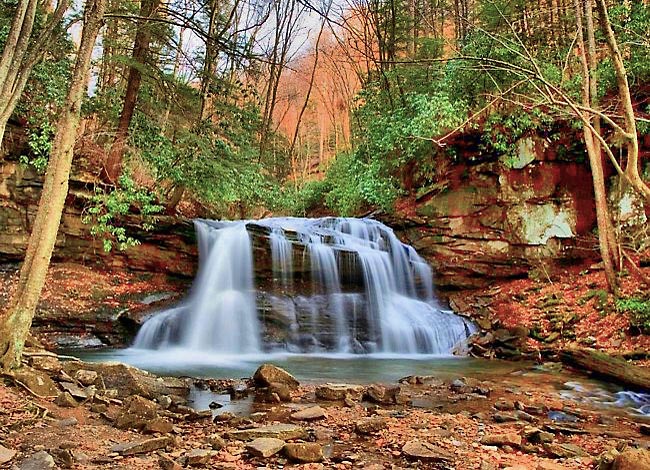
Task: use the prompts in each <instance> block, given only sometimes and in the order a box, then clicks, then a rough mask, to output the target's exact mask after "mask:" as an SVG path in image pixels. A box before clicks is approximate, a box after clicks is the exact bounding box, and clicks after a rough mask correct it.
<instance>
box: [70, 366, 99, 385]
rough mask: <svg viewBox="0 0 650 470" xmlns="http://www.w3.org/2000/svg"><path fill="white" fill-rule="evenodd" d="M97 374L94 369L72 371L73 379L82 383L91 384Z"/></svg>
mask: <svg viewBox="0 0 650 470" xmlns="http://www.w3.org/2000/svg"><path fill="white" fill-rule="evenodd" d="M97 377H98V374H97V372H95V371H94V370H86V369H79V370H78V371H77V372H75V373H74V378H75V380H78V381H79V382H80V383H81V384H82V385H85V386H88V385H93V384H94V383H95V380H97Z"/></svg>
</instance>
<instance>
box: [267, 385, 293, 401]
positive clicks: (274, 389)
mask: <svg viewBox="0 0 650 470" xmlns="http://www.w3.org/2000/svg"><path fill="white" fill-rule="evenodd" d="M266 390H267V391H268V393H270V394H274V395H277V397H278V398H279V399H280V401H281V402H290V401H291V388H290V387H289V386H288V385H286V384H282V383H278V382H274V383H272V384H271V385H269V387H268V388H267V389H266Z"/></svg>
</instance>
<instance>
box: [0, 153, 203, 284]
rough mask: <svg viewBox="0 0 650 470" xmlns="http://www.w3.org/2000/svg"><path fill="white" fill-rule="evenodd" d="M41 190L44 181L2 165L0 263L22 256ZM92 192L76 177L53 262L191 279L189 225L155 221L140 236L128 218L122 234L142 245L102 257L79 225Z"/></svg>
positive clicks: (97, 243) (86, 179) (87, 180)
mask: <svg viewBox="0 0 650 470" xmlns="http://www.w3.org/2000/svg"><path fill="white" fill-rule="evenodd" d="M42 185H43V176H42V175H39V174H38V173H36V172H35V171H34V170H33V168H31V167H26V166H24V165H21V164H20V163H18V162H15V161H7V160H4V161H2V167H1V168H0V262H10V261H18V260H20V259H22V258H23V257H24V254H25V249H26V245H27V240H28V238H29V233H30V230H31V226H32V223H33V220H34V218H35V216H36V210H37V208H38V202H39V198H40V194H41V190H42ZM93 187H94V182H93V178H92V177H90V176H89V175H84V174H82V173H79V172H76V173H74V174H73V176H72V179H71V181H70V190H69V193H68V198H67V200H66V207H65V210H64V213H63V217H62V220H61V227H60V229H59V236H58V239H57V243H56V247H55V251H54V255H53V259H54V260H57V259H65V260H66V261H77V262H81V263H85V264H94V263H101V264H103V265H105V266H108V267H115V268H120V267H128V268H130V269H133V270H142V271H151V272H164V273H168V274H171V275H179V276H186V277H191V276H193V275H194V272H195V269H196V256H197V253H196V246H195V236H194V227H193V226H192V223H191V221H187V220H179V219H177V218H173V217H164V216H163V217H160V218H159V222H158V223H157V224H156V228H155V229H154V231H153V232H143V231H142V230H141V229H140V228H139V227H138V220H137V218H135V217H133V218H130V219H129V218H127V219H126V220H124V221H123V224H124V225H125V227H126V228H127V231H128V232H129V233H130V234H131V235H132V236H135V237H136V238H137V239H138V240H140V241H141V245H139V246H137V247H135V248H131V249H128V250H126V251H117V250H113V251H112V252H110V253H105V252H104V250H103V248H102V242H101V240H98V239H95V238H93V237H92V236H91V234H90V232H89V228H90V227H89V226H88V225H85V224H84V223H82V221H81V219H82V213H83V210H84V207H85V204H86V202H87V200H88V197H89V196H90V195H91V193H92V190H93Z"/></svg>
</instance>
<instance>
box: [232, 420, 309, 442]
mask: <svg viewBox="0 0 650 470" xmlns="http://www.w3.org/2000/svg"><path fill="white" fill-rule="evenodd" d="M227 436H228V437H229V438H230V439H238V440H240V441H252V440H253V439H257V438H258V437H273V438H275V439H282V440H288V439H305V438H306V437H307V432H306V431H305V430H304V429H303V428H301V427H300V426H295V425H293V424H273V425H271V426H262V427H259V428H252V429H241V430H238V431H230V432H229V433H227Z"/></svg>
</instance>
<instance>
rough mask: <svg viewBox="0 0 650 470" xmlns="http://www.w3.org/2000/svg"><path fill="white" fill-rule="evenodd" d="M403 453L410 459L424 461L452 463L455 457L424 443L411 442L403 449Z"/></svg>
mask: <svg viewBox="0 0 650 470" xmlns="http://www.w3.org/2000/svg"><path fill="white" fill-rule="evenodd" d="M402 453H403V454H404V455H405V456H406V457H407V458H410V459H415V460H424V461H451V460H452V459H453V455H452V454H450V453H448V452H447V451H445V450H443V449H441V448H439V447H437V446H435V445H434V444H430V443H429V442H422V441H409V442H407V443H406V444H404V447H402Z"/></svg>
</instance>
